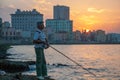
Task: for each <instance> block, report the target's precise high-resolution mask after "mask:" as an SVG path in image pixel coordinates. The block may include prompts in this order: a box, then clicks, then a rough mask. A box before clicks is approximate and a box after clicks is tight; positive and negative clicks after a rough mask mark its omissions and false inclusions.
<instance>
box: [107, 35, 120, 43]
mask: <svg viewBox="0 0 120 80" xmlns="http://www.w3.org/2000/svg"><path fill="white" fill-rule="evenodd" d="M106 40H107V43H120V34H117V33H109V34H107V39H106Z"/></svg>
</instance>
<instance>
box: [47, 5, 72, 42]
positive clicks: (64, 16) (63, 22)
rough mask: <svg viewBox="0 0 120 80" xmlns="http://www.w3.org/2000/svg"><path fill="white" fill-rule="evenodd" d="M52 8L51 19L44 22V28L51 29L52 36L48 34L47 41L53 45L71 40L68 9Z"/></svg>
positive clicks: (59, 6)
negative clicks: (53, 43)
mask: <svg viewBox="0 0 120 80" xmlns="http://www.w3.org/2000/svg"><path fill="white" fill-rule="evenodd" d="M53 8H54V10H53V19H47V20H46V28H48V29H52V34H48V37H49V38H48V39H50V41H53V42H55V43H56V42H58V43H59V42H62V41H63V42H65V41H66V40H68V39H69V40H71V39H72V38H71V35H72V30H73V21H72V20H69V15H70V13H69V7H67V6H62V5H56V6H54V7H53ZM53 35H54V37H52V36H53Z"/></svg>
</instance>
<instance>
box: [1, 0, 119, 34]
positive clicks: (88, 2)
mask: <svg viewBox="0 0 120 80" xmlns="http://www.w3.org/2000/svg"><path fill="white" fill-rule="evenodd" d="M21 4H23V6H21ZM57 4H59V5H66V6H69V7H70V20H73V29H74V30H80V31H81V30H82V29H89V30H98V29H102V30H105V31H106V32H108V33H109V32H115V33H120V30H119V28H120V15H119V14H120V11H119V7H120V1H119V0H114V2H113V1H112V0H100V1H99V0H84V1H80V0H75V1H73V0H61V1H60V0H29V2H28V0H20V1H16V0H2V1H1V2H0V17H2V19H3V20H4V21H10V15H9V14H12V13H14V12H15V10H16V9H22V10H31V9H33V8H34V9H36V10H37V11H39V12H40V13H42V14H44V20H46V19H52V18H53V6H54V5H57Z"/></svg>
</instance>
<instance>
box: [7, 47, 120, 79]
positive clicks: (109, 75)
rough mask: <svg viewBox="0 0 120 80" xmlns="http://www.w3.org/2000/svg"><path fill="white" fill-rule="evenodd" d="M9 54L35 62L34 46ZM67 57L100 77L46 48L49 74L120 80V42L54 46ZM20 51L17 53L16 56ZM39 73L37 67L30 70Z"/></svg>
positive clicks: (65, 76)
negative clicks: (118, 43)
mask: <svg viewBox="0 0 120 80" xmlns="http://www.w3.org/2000/svg"><path fill="white" fill-rule="evenodd" d="M12 47H13V48H11V49H10V50H8V52H9V53H11V54H14V55H12V56H9V57H10V58H15V59H11V60H20V61H22V60H23V61H26V60H27V61H29V60H32V61H35V52H34V47H33V46H27V45H19V46H12ZM53 47H55V48H57V49H58V50H60V51H62V52H63V53H65V54H66V55H67V56H69V57H70V58H72V59H73V60H75V61H77V62H78V63H80V64H82V65H83V66H84V67H86V68H87V69H89V70H90V71H91V72H93V73H95V74H97V76H98V77H97V78H95V77H93V76H92V75H90V74H88V73H87V72H86V71H84V70H82V69H81V68H80V67H79V66H76V65H75V64H74V63H72V62H71V61H69V60H68V59H66V58H65V57H63V56H62V55H61V54H59V53H57V52H56V51H54V50H53V49H51V48H49V49H47V50H45V55H46V59H47V63H49V64H50V65H48V69H49V74H50V75H51V76H54V77H55V78H56V79H57V80H119V79H120V63H119V60H120V45H53ZM16 54H17V55H16ZM58 63H60V64H67V65H71V66H69V67H68V66H61V67H55V66H54V65H52V64H58ZM29 74H32V75H33V74H34V75H35V70H33V71H31V72H29Z"/></svg>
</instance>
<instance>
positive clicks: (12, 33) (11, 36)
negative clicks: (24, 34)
mask: <svg viewBox="0 0 120 80" xmlns="http://www.w3.org/2000/svg"><path fill="white" fill-rule="evenodd" d="M1 34H2V39H3V40H4V41H7V42H10V41H15V40H20V39H21V30H16V29H14V28H12V27H3V28H2V31H1Z"/></svg>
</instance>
